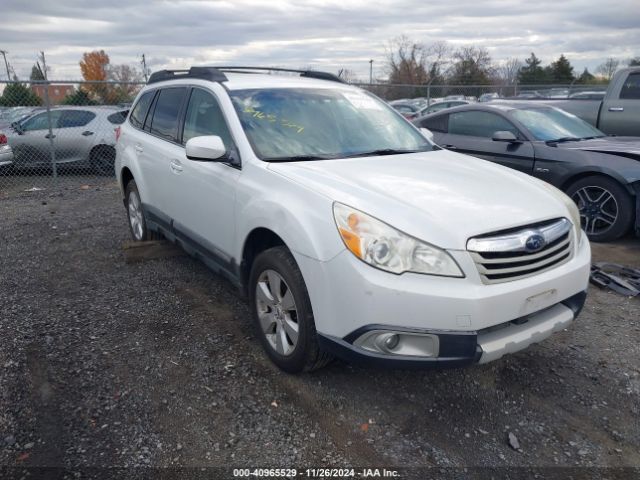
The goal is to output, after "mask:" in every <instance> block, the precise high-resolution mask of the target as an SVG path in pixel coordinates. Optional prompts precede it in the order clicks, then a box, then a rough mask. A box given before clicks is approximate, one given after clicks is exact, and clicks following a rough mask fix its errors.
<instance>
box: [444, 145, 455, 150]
mask: <svg viewBox="0 0 640 480" xmlns="http://www.w3.org/2000/svg"><path fill="white" fill-rule="evenodd" d="M441 146H442V147H444V148H446V149H447V150H457V148H458V147H456V146H455V145H446V144H445V145H441Z"/></svg>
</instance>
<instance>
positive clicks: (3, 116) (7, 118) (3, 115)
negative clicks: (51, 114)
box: [0, 107, 44, 130]
mask: <svg viewBox="0 0 640 480" xmlns="http://www.w3.org/2000/svg"><path fill="white" fill-rule="evenodd" d="M42 110H44V109H43V108H42V107H10V108H6V109H5V110H3V111H2V112H0V130H2V129H4V128H7V127H8V126H10V125H11V124H12V123H13V122H18V121H20V120H23V119H25V118H27V117H28V116H30V115H32V114H33V113H34V112H37V111H42Z"/></svg>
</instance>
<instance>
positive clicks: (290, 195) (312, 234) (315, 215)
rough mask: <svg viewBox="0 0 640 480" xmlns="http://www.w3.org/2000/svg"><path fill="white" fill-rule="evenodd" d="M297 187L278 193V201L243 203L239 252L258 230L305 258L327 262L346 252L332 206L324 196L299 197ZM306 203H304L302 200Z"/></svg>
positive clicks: (238, 231) (255, 200) (240, 210)
mask: <svg viewBox="0 0 640 480" xmlns="http://www.w3.org/2000/svg"><path fill="white" fill-rule="evenodd" d="M298 188H300V187H298V186H295V185H290V187H289V188H288V189H283V190H280V191H278V199H277V201H276V200H275V199H273V200H272V199H266V198H258V197H254V198H253V199H251V200H250V201H248V202H246V203H245V202H241V205H243V206H242V207H241V209H239V211H238V212H237V215H236V218H237V219H238V223H237V238H238V239H239V240H241V241H239V242H238V247H239V249H238V251H237V252H236V255H235V258H237V259H242V253H243V251H244V246H245V244H246V241H247V238H248V236H249V234H250V233H251V232H252V231H253V230H255V229H256V228H266V229H268V230H271V231H272V232H274V233H275V234H276V235H278V236H279V237H280V238H281V239H282V240H283V241H284V243H285V244H286V246H287V248H289V250H291V251H293V252H295V253H297V254H299V255H304V256H306V257H309V258H312V259H315V260H319V261H323V262H324V261H328V260H330V259H332V258H333V257H335V256H336V255H338V253H340V252H341V251H342V250H344V248H345V247H344V244H343V242H342V240H341V239H340V236H339V234H338V231H337V228H336V226H335V223H334V220H333V212H332V208H333V207H332V202H331V201H330V200H329V199H327V198H325V197H322V196H319V195H313V194H310V192H309V191H308V190H307V191H305V195H296V193H295V191H294V190H297V189H298ZM301 199H304V200H301Z"/></svg>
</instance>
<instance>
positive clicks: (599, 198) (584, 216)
mask: <svg viewBox="0 0 640 480" xmlns="http://www.w3.org/2000/svg"><path fill="white" fill-rule="evenodd" d="M572 199H573V201H574V202H575V203H576V205H578V210H580V220H581V223H582V228H584V231H585V232H586V233H587V235H594V234H603V233H605V232H606V231H608V230H609V229H610V228H611V227H612V226H613V225H614V224H615V223H616V220H617V219H618V215H619V209H618V202H617V201H616V198H615V197H614V196H613V194H612V193H611V192H610V191H609V190H607V189H606V188H603V187H599V186H595V185H592V186H586V187H582V188H581V189H579V190H577V191H576V193H574V194H573V197H572Z"/></svg>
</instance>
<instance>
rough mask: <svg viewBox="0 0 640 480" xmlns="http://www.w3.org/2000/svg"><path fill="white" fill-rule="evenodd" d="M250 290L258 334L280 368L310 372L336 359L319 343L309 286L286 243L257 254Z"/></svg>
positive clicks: (251, 275) (293, 371)
mask: <svg viewBox="0 0 640 480" xmlns="http://www.w3.org/2000/svg"><path fill="white" fill-rule="evenodd" d="M248 290H249V301H250V305H251V309H252V313H253V319H254V324H255V328H256V332H257V335H258V337H259V339H260V342H261V343H262V346H263V347H264V349H265V351H266V353H267V355H268V356H269V358H270V359H271V361H272V362H273V363H275V364H276V365H277V366H278V367H279V368H280V369H282V370H284V371H285V372H289V373H299V372H302V371H306V372H310V371H313V370H317V369H319V368H322V367H324V366H325V365H326V364H328V363H329V362H330V361H331V360H332V358H333V357H332V356H331V355H329V354H328V353H326V352H324V351H322V350H321V349H320V347H319V345H318V340H317V333H316V326H315V322H314V319H313V311H312V309H311V300H310V299H309V294H308V292H307V287H306V285H305V283H304V279H303V278H302V273H301V272H300V269H299V268H298V265H297V264H296V261H295V259H294V258H293V256H292V255H291V252H289V250H288V249H287V248H286V247H284V246H281V247H274V248H270V249H268V250H265V251H264V252H262V253H260V254H259V255H258V256H257V257H256V259H255V261H254V262H253V265H252V267H251V274H250V276H249V286H248Z"/></svg>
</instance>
